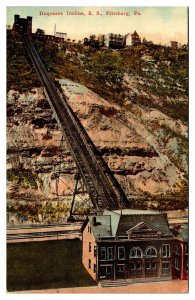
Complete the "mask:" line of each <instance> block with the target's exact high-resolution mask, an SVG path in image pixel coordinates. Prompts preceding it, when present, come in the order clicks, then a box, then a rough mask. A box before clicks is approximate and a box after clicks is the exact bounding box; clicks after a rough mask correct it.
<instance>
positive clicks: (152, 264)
mask: <svg viewBox="0 0 195 300" xmlns="http://www.w3.org/2000/svg"><path fill="white" fill-rule="evenodd" d="M151 268H152V270H155V269H156V262H155V261H153V262H152V263H151Z"/></svg>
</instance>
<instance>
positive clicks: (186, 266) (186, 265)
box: [185, 260, 188, 272]
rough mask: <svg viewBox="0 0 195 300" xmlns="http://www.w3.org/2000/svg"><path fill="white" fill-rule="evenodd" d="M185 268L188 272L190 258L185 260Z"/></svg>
mask: <svg viewBox="0 0 195 300" xmlns="http://www.w3.org/2000/svg"><path fill="white" fill-rule="evenodd" d="M185 270H186V272H188V260H186V262H185Z"/></svg>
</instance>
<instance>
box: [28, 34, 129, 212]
mask: <svg viewBox="0 0 195 300" xmlns="http://www.w3.org/2000/svg"><path fill="white" fill-rule="evenodd" d="M23 40H24V43H25V46H26V49H27V51H28V53H29V56H30V58H31V60H32V63H33V65H34V67H35V69H36V72H37V74H38V76H39V78H40V80H41V83H42V85H43V87H44V91H45V94H46V97H47V99H48V101H49V103H50V106H51V108H52V110H53V112H54V114H55V117H56V120H57V122H58V125H59V126H60V128H61V129H62V132H63V135H64V138H65V140H66V142H67V144H68V146H69V148H70V152H71V155H72V157H73V159H74V161H75V163H76V165H77V168H78V170H79V173H80V175H81V177H82V179H83V181H84V183H85V186H86V189H87V192H88V193H89V196H90V198H91V201H92V203H93V206H94V208H95V209H96V210H97V211H101V210H103V209H105V208H108V209H122V208H127V207H129V206H130V203H129V201H128V200H127V198H126V195H125V194H124V192H123V190H122V188H121V187H120V185H119V183H118V181H117V180H116V178H115V177H114V175H113V174H112V173H111V171H110V170H109V168H108V166H107V165H106V163H105V162H104V160H103V158H102V157H101V156H100V154H99V153H98V151H97V149H96V147H95V146H94V144H93V142H92V141H91V140H90V138H89V136H88V135H87V133H86V131H85V129H84V128H83V126H82V125H81V123H80V121H79V120H78V118H77V117H76V116H75V114H74V112H73V111H72V109H71V108H70V106H69V105H68V103H67V101H66V99H65V97H64V96H63V95H62V94H61V93H60V91H59V90H58V89H57V87H56V86H55V84H54V82H53V81H52V80H51V78H50V77H49V75H48V73H47V70H46V68H45V67H44V64H43V62H42V60H41V58H40V56H39V54H38V53H37V51H36V49H35V47H34V45H33V43H32V41H31V40H30V39H29V37H28V36H27V35H23Z"/></svg>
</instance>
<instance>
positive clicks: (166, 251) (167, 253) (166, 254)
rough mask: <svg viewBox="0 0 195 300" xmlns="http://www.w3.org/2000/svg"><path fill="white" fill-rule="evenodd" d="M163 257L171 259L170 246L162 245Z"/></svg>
mask: <svg viewBox="0 0 195 300" xmlns="http://www.w3.org/2000/svg"><path fill="white" fill-rule="evenodd" d="M162 256H163V257H169V256H170V245H167V244H165V245H162Z"/></svg>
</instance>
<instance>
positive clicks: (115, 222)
mask: <svg viewBox="0 0 195 300" xmlns="http://www.w3.org/2000/svg"><path fill="white" fill-rule="evenodd" d="M94 218H95V219H94ZM94 220H95V223H94ZM89 223H90V225H91V228H92V232H93V234H94V236H95V238H98V237H115V236H127V235H128V233H129V232H131V231H133V230H138V229H140V230H141V229H143V231H144V230H151V231H152V230H153V231H156V232H158V233H160V234H161V236H172V233H171V232H170V230H169V225H168V222H167V218H166V215H165V214H162V213H160V212H156V211H148V210H133V209H128V210H126V209H125V210H122V211H121V210H114V211H109V210H105V211H104V213H103V215H101V216H90V217H89Z"/></svg>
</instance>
